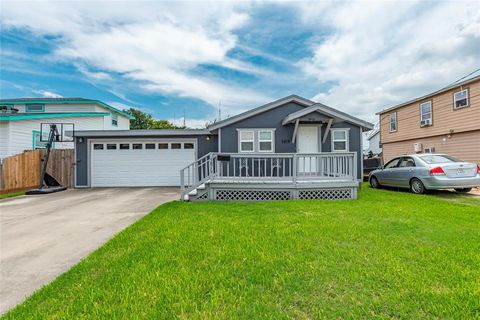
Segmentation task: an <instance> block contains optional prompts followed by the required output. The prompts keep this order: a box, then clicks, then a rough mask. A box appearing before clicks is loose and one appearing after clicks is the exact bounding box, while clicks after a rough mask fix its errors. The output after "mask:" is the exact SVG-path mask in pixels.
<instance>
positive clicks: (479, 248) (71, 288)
mask: <svg viewBox="0 0 480 320" xmlns="http://www.w3.org/2000/svg"><path fill="white" fill-rule="evenodd" d="M127 318H128V319H176V318H179V319H287V318H290V319H365V318H378V319H394V318H405V319H428V318H430V319H447V318H448V319H472V318H480V210H479V207H478V206H476V205H468V204H462V203H458V202H453V201H446V200H442V199H438V198H436V197H434V196H428V195H427V196H418V195H413V194H409V193H406V192H395V191H388V190H372V189H370V188H368V187H364V188H363V189H362V191H361V193H360V196H359V200H357V201H287V202H268V203H181V202H172V203H168V204H165V205H162V206H160V207H158V208H157V209H156V210H154V211H153V212H152V213H150V214H149V215H148V216H146V217H144V218H143V219H141V220H140V221H138V222H137V223H135V224H134V225H132V226H131V227H129V228H128V229H126V230H125V231H123V232H121V233H120V234H118V235H117V236H116V237H115V238H114V239H112V240H111V241H109V242H108V243H107V244H106V245H104V246H103V247H101V248H100V249H99V250H97V251H96V252H94V253H93V254H92V255H90V256H89V257H88V258H86V259H85V260H83V261H82V262H80V263H79V264H78V265H76V266H75V267H74V268H72V269H71V270H70V271H68V272H67V273H65V274H63V275H62V276H60V277H59V278H58V279H56V280H55V281H54V282H52V283H51V284H49V285H48V286H46V287H44V288H43V289H41V290H39V291H38V292H37V293H35V294H34V295H33V296H31V297H30V298H29V299H28V300H26V301H25V302H24V303H23V304H21V305H19V306H18V307H16V308H15V309H13V310H12V311H11V312H9V313H8V314H6V315H5V319H127Z"/></svg>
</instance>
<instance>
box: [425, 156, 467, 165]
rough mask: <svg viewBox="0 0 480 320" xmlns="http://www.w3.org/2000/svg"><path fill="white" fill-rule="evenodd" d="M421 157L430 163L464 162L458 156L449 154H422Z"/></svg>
mask: <svg viewBox="0 0 480 320" xmlns="http://www.w3.org/2000/svg"><path fill="white" fill-rule="evenodd" d="M420 159H422V160H423V161H425V162H426V163H428V164H432V163H433V164H435V163H447V162H462V160H459V159H457V158H454V157H451V156H447V155H439V154H429V155H425V156H420Z"/></svg>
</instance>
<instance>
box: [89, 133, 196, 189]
mask: <svg viewBox="0 0 480 320" xmlns="http://www.w3.org/2000/svg"><path fill="white" fill-rule="evenodd" d="M90 154H91V156H90V158H91V160H90V168H91V169H90V181H91V186H92V187H144V186H179V185H180V170H181V169H183V168H184V167H186V166H187V165H188V164H190V163H192V162H193V161H195V142H194V141H167V140H152V141H92V142H91V145H90Z"/></svg>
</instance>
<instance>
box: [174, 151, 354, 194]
mask: <svg viewBox="0 0 480 320" xmlns="http://www.w3.org/2000/svg"><path fill="white" fill-rule="evenodd" d="M356 156H357V154H356V153H355V152H346V153H327V152H325V153H311V154H300V153H273V154H258V153H256V154H243V153H214V152H212V153H209V154H207V155H205V156H203V157H202V158H200V159H198V160H197V161H195V162H193V163H192V164H190V165H188V166H187V167H185V168H184V169H182V170H181V171H180V180H181V181H180V182H181V192H182V199H183V197H184V196H185V195H186V194H187V193H188V192H190V191H191V190H194V189H195V188H197V187H198V186H199V185H201V184H203V183H205V182H206V181H208V180H210V179H213V178H215V179H219V180H222V179H223V180H235V181H245V180H268V181H271V180H282V181H285V180H286V181H292V183H296V182H297V181H298V180H309V179H312V180H313V179H324V180H328V179H330V180H338V179H344V180H356V179H357V158H356Z"/></svg>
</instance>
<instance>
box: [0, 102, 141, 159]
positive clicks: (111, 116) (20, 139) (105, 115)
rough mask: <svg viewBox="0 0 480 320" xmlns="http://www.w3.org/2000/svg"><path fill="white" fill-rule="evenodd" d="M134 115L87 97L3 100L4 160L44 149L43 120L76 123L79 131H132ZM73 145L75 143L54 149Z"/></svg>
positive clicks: (0, 137)
mask: <svg viewBox="0 0 480 320" xmlns="http://www.w3.org/2000/svg"><path fill="white" fill-rule="evenodd" d="M131 118H132V117H131V116H130V115H129V114H128V113H125V112H123V111H121V110H118V109H116V108H114V107H112V106H110V105H108V104H106V103H104V102H101V101H98V100H90V99H83V98H21V99H0V159H2V158H5V157H8V156H11V155H14V154H18V153H22V152H23V151H25V150H32V149H37V148H44V147H45V144H46V143H45V142H43V141H40V126H41V124H42V123H52V122H54V123H73V124H74V129H75V131H77V130H128V129H130V119H131ZM55 147H57V148H73V147H74V145H73V142H67V143H61V144H60V143H56V145H54V148H55Z"/></svg>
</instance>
